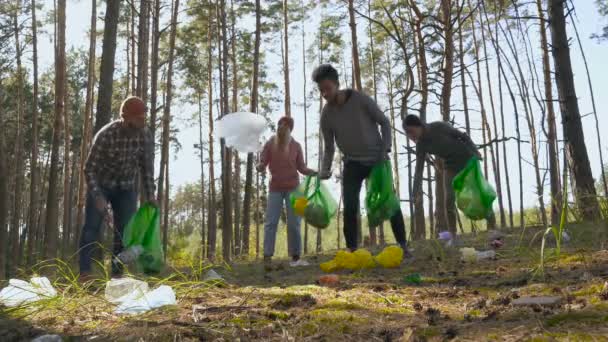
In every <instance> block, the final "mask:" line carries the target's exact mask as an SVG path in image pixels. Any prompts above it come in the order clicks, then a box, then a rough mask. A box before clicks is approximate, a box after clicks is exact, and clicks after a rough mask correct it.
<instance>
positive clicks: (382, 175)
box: [365, 160, 400, 227]
mask: <svg viewBox="0 0 608 342" xmlns="http://www.w3.org/2000/svg"><path fill="white" fill-rule="evenodd" d="M366 184H367V195H366V196H365V209H366V210H367V222H368V224H369V226H370V227H376V226H379V225H380V224H381V223H382V222H383V221H385V220H388V219H390V218H391V217H393V215H395V213H396V212H397V211H398V210H399V208H400V203H399V198H397V194H395V191H394V190H393V171H392V170H391V162H390V161H388V160H386V161H384V162H382V163H380V164H377V165H376V166H374V168H373V169H372V171H371V173H370V175H369V177H368V178H367V182H366Z"/></svg>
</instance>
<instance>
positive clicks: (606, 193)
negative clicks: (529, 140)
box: [572, 3, 608, 196]
mask: <svg viewBox="0 0 608 342" xmlns="http://www.w3.org/2000/svg"><path fill="white" fill-rule="evenodd" d="M572 6H574V3H572ZM572 27H573V28H574V33H575V34H576V41H577V42H578V47H579V51H580V52H581V57H582V58H583V63H584V64H585V73H586V75H587V85H588V86H589V95H590V96H591V106H592V107H593V118H594V121H595V133H596V136H597V149H598V152H599V156H600V167H601V168H600V172H601V173H602V188H603V190H604V196H608V181H606V172H605V168H606V164H604V152H602V150H603V147H602V138H601V133H600V124H599V120H598V116H597V108H596V106H595V95H594V93H593V86H592V84H591V74H590V73H589V65H588V64H587V55H586V54H585V50H584V49H583V44H582V42H581V37H580V35H579V34H578V29H577V28H576V23H575V22H574V21H573V22H572Z"/></svg>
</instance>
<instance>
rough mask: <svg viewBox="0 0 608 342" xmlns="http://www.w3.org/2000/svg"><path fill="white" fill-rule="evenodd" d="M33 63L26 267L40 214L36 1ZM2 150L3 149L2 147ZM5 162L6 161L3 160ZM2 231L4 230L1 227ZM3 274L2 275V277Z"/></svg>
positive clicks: (32, 251)
mask: <svg viewBox="0 0 608 342" xmlns="http://www.w3.org/2000/svg"><path fill="white" fill-rule="evenodd" d="M31 9H32V55H33V56H32V61H33V77H34V80H33V91H34V93H33V97H34V98H33V101H32V152H31V158H30V205H29V207H30V208H29V214H28V222H27V228H26V231H27V248H26V250H25V255H26V258H27V260H26V265H28V266H31V265H33V261H34V260H35V258H34V252H35V250H34V247H35V245H34V236H35V230H36V229H38V225H37V224H36V221H35V220H36V215H37V212H38V200H39V197H38V196H39V195H38V179H39V178H40V176H39V170H38V29H37V25H38V22H37V19H36V0H32V3H31ZM0 148H1V147H0ZM2 160H5V159H2ZM0 229H2V228H1V227H0ZM1 275H2V273H0V276H1Z"/></svg>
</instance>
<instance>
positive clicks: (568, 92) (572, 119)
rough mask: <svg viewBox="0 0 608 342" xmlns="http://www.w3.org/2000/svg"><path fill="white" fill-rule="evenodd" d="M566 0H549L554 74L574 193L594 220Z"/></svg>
mask: <svg viewBox="0 0 608 342" xmlns="http://www.w3.org/2000/svg"><path fill="white" fill-rule="evenodd" d="M564 4H565V0H549V23H550V27H551V40H552V44H551V45H552V47H553V61H554V64H555V73H556V77H555V78H556V83H557V90H558V93H559V100H560V109H561V112H562V122H563V126H564V140H565V143H566V148H567V149H568V153H569V156H570V158H571V160H572V162H573V169H574V170H573V171H574V172H573V173H574V178H575V180H576V193H575V196H576V198H577V202H578V205H579V209H580V211H581V213H582V214H583V219H585V220H588V221H594V220H597V219H599V218H600V211H599V206H598V202H597V197H596V191H595V184H594V182H593V173H592V172H591V165H590V163H589V156H588V154H587V146H586V144H585V134H584V132H583V125H582V123H581V114H580V110H579V107H578V98H577V97H576V89H575V86H574V75H573V73H572V63H571V60H570V47H569V46H568V34H567V32H566V18H565V16H564Z"/></svg>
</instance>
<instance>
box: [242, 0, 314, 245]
mask: <svg viewBox="0 0 608 342" xmlns="http://www.w3.org/2000/svg"><path fill="white" fill-rule="evenodd" d="M261 26H262V23H261V8H260V0H256V1H255V42H254V47H253V74H252V80H251V96H250V97H251V100H250V102H249V111H250V112H252V113H254V112H257V107H258V87H259V61H260V40H261ZM304 121H305V122H306V114H304ZM305 142H306V140H305ZM256 177H258V176H256ZM252 183H253V153H248V154H247V171H246V175H245V198H244V202H243V253H244V254H245V255H246V256H249V235H250V231H251V198H252V195H253V194H252V192H253V190H252ZM256 186H257V185H256ZM256 191H257V190H256ZM258 200H259V199H258ZM256 208H257V202H256ZM257 214H258V213H257V210H255V215H256V227H257V221H258V220H257ZM256 234H257V229H256ZM257 240H258V237H257V235H256V242H257ZM257 253H258V250H257V246H256V257H257Z"/></svg>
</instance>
